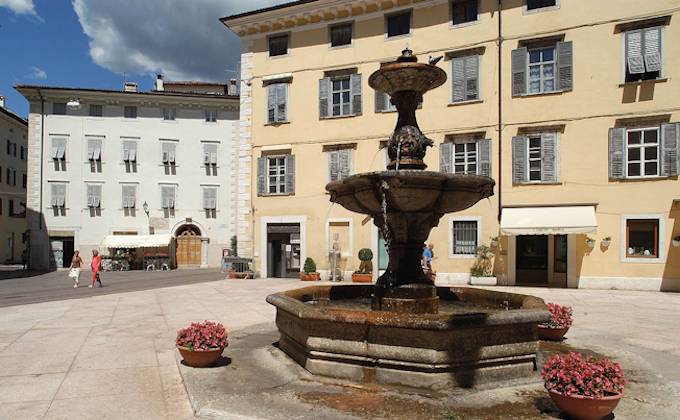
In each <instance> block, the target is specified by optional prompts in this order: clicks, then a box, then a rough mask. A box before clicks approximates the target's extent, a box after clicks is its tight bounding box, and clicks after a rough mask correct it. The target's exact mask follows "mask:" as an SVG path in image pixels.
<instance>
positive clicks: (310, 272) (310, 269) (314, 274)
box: [300, 257, 321, 281]
mask: <svg viewBox="0 0 680 420" xmlns="http://www.w3.org/2000/svg"><path fill="white" fill-rule="evenodd" d="M320 279H321V275H320V274H319V272H318V271H316V263H315V262H314V260H313V259H311V258H310V257H307V258H306V259H305V265H304V266H303V267H302V272H301V273H300V280H302V281H319V280H320Z"/></svg>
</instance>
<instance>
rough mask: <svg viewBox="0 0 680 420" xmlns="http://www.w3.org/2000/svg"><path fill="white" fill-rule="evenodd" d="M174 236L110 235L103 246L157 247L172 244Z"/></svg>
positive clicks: (103, 242)
mask: <svg viewBox="0 0 680 420" xmlns="http://www.w3.org/2000/svg"><path fill="white" fill-rule="evenodd" d="M171 239H172V236H171V235H169V234H162V235H108V236H106V237H105V238H104V240H103V241H102V243H101V246H102V248H155V247H164V246H168V245H170V240H171Z"/></svg>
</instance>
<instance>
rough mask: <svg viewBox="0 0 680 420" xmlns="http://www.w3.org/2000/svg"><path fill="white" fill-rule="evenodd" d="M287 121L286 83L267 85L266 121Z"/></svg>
mask: <svg viewBox="0 0 680 420" xmlns="http://www.w3.org/2000/svg"><path fill="white" fill-rule="evenodd" d="M286 121H288V83H272V84H270V85H267V123H269V124H273V123H278V122H286Z"/></svg>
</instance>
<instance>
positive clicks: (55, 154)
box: [52, 139, 59, 159]
mask: <svg viewBox="0 0 680 420" xmlns="http://www.w3.org/2000/svg"><path fill="white" fill-rule="evenodd" d="M52 159H59V139H52Z"/></svg>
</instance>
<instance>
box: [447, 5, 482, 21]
mask: <svg viewBox="0 0 680 420" xmlns="http://www.w3.org/2000/svg"><path fill="white" fill-rule="evenodd" d="M477 3H478V1H477V0H453V1H452V2H451V22H452V23H453V24H454V25H460V24H463V23H469V22H475V21H476V20H477V7H478V5H477Z"/></svg>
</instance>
